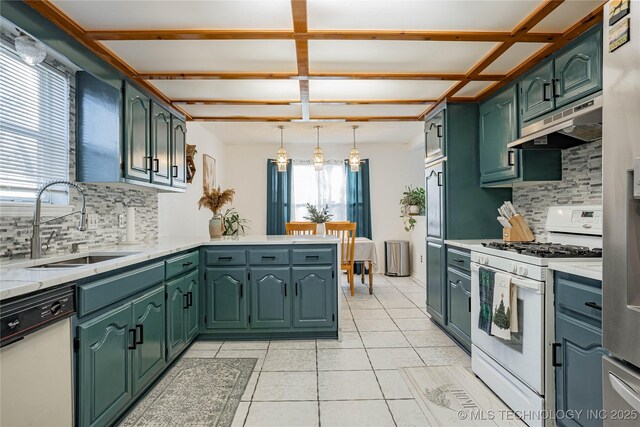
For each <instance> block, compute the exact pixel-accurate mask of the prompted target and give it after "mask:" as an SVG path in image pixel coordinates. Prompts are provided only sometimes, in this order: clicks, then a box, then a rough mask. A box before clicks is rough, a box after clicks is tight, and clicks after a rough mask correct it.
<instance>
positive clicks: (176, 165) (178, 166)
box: [171, 115, 187, 188]
mask: <svg viewBox="0 0 640 427" xmlns="http://www.w3.org/2000/svg"><path fill="white" fill-rule="evenodd" d="M171 186H172V187H175V188H186V187H187V124H186V123H185V122H184V120H180V119H179V118H178V117H176V116H174V115H171Z"/></svg>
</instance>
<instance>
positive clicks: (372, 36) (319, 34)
mask: <svg viewBox="0 0 640 427" xmlns="http://www.w3.org/2000/svg"><path fill="white" fill-rule="evenodd" d="M293 1H300V0H293ZM294 19H295V17H294ZM86 36H87V38H89V39H91V40H96V41H110V40H400V41H467V42H506V41H518V42H522V43H552V42H554V41H555V40H557V39H558V38H560V36H561V34H558V33H524V34H519V35H517V36H516V35H513V34H512V33H510V32H505V31H372V30H358V31H298V30H297V29H295V27H294V31H269V30H189V29H186V30H97V31H87V33H86Z"/></svg>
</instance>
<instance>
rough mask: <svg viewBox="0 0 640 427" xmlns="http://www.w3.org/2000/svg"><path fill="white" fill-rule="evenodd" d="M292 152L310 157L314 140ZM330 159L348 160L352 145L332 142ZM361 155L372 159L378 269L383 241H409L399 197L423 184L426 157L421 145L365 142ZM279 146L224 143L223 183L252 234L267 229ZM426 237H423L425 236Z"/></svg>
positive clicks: (291, 148) (289, 148) (298, 156)
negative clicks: (272, 163) (271, 165)
mask: <svg viewBox="0 0 640 427" xmlns="http://www.w3.org/2000/svg"><path fill="white" fill-rule="evenodd" d="M286 148H287V151H288V153H289V157H290V158H293V159H308V158H310V157H311V152H312V150H313V146H312V145H301V144H300V145H296V144H290V145H289V146H287V147H286ZM323 148H324V152H325V158H326V159H344V158H346V157H347V156H348V153H349V150H350V149H351V147H350V146H349V145H343V144H331V145H325V146H324V147H323ZM359 148H360V154H361V156H362V158H368V159H370V180H371V211H372V212H371V221H372V234H373V240H374V241H375V242H376V244H377V250H378V261H379V263H380V268H379V270H380V271H383V269H384V246H383V244H384V241H385V240H392V239H402V240H410V235H409V233H408V232H406V231H404V227H403V225H402V220H401V219H400V205H399V201H400V197H401V196H402V191H403V190H404V187H405V186H406V185H413V186H418V185H422V181H423V175H424V161H423V155H422V151H421V150H422V149H421V148H420V147H418V148H416V149H409V148H408V147H407V146H405V145H392V144H389V145H384V144H362V145H360V146H359ZM277 149H278V146H277V145H273V144H238V145H227V147H226V171H227V174H226V176H225V182H226V185H227V186H228V187H233V188H235V190H236V198H235V200H234V203H233V205H234V207H235V208H236V209H237V210H238V212H239V213H240V215H242V216H244V217H247V218H248V219H250V220H251V224H250V225H251V230H249V231H248V233H250V234H266V230H267V225H266V223H267V214H266V204H267V197H266V188H267V159H268V158H273V157H274V154H275V152H276V151H277ZM423 240H424V239H423Z"/></svg>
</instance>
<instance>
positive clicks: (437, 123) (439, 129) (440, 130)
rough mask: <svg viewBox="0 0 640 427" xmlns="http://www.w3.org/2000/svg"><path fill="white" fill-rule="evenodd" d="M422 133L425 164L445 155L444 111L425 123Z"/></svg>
mask: <svg viewBox="0 0 640 427" xmlns="http://www.w3.org/2000/svg"><path fill="white" fill-rule="evenodd" d="M424 132H425V159H426V162H431V161H434V160H437V159H439V158H441V157H443V156H444V155H445V145H444V110H442V111H440V112H439V113H437V114H436V115H434V116H432V117H431V118H429V119H427V120H426V121H425V123H424Z"/></svg>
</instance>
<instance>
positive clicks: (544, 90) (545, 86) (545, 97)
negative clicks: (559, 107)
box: [542, 83, 551, 101]
mask: <svg viewBox="0 0 640 427" xmlns="http://www.w3.org/2000/svg"><path fill="white" fill-rule="evenodd" d="M550 86H551V83H544V84H543V85H542V100H543V101H551V97H550V96H549V94H548V90H549V87H550Z"/></svg>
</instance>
